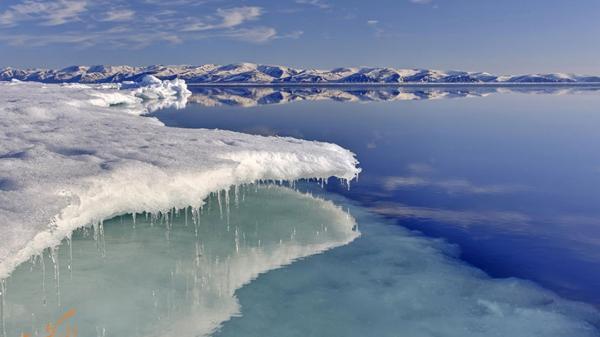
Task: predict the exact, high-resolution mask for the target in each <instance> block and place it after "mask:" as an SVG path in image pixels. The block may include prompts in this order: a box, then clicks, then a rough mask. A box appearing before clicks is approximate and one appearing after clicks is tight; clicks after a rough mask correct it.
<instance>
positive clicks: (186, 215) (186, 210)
mask: <svg viewBox="0 0 600 337" xmlns="http://www.w3.org/2000/svg"><path fill="white" fill-rule="evenodd" d="M184 213H185V216H184V218H185V220H184V221H185V227H187V226H188V207H186V208H185V209H184Z"/></svg>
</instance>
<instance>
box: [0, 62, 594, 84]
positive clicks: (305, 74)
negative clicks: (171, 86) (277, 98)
mask: <svg viewBox="0 0 600 337" xmlns="http://www.w3.org/2000/svg"><path fill="white" fill-rule="evenodd" d="M149 74H150V75H154V76H156V77H158V78H160V79H174V78H180V79H184V80H185V81H187V82H188V83H205V84H211V83H213V84H215V83H216V84H306V85H310V84H327V83H329V84H361V83H362V84H392V85H393V84H402V83H405V84H411V83H412V84H427V83H434V84H440V83H442V84H444V83H446V84H450V83H472V84H477V83H489V84H507V83H513V84H532V83H533V84H535V83H538V84H540V83H541V84H553V83H554V84H556V83H562V84H569V83H571V84H577V83H584V84H585V83H600V76H587V75H577V74H563V73H549V74H520V75H494V74H490V73H486V72H471V71H441V70H434V69H398V68H372V67H361V68H336V69H332V70H321V69H298V68H291V67H286V66H278V65H262V64H255V63H238V64H228V65H216V64H204V65H200V66H192V65H166V66H164V65H153V66H148V67H133V66H108V65H96V66H71V67H67V68H64V69H14V68H4V69H0V80H5V81H6V80H11V79H18V80H23V81H38V82H46V83H63V82H72V83H110V82H112V83H119V82H123V81H131V80H134V81H137V80H139V79H140V78H142V77H144V76H146V75H149Z"/></svg>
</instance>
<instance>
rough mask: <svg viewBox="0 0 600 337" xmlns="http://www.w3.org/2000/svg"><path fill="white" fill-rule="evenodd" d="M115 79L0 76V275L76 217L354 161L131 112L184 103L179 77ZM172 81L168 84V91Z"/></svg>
mask: <svg viewBox="0 0 600 337" xmlns="http://www.w3.org/2000/svg"><path fill="white" fill-rule="evenodd" d="M144 81H145V82H144V83H145V84H147V85H146V86H140V87H127V86H124V87H122V88H121V90H116V89H111V88H106V87H85V86H60V85H44V84H39V83H31V82H27V83H19V82H7V83H1V84H0V102H1V103H0V114H1V115H2V116H3V118H2V119H1V120H0V237H1V238H2V245H0V279H1V278H4V277H6V276H7V275H8V274H9V273H10V272H11V271H12V270H13V269H14V267H15V266H17V265H18V264H20V263H21V262H23V261H26V260H27V259H28V258H29V257H30V256H32V255H35V254H38V253H40V251H42V250H43V249H44V248H47V247H49V246H54V245H57V244H58V243H59V242H60V240H61V239H63V238H64V237H67V236H68V235H70V233H71V231H72V230H73V229H75V228H77V227H80V226H82V225H86V224H90V223H94V222H98V221H101V220H103V219H107V218H111V217H113V216H115V215H118V214H122V213H126V212H142V211H148V212H159V211H161V210H166V209H169V208H172V207H177V208H182V207H186V206H188V205H193V206H200V204H201V202H202V200H203V199H204V198H205V197H206V196H207V195H208V194H209V193H210V192H213V191H218V190H222V189H225V188H228V187H229V186H231V185H237V184H243V183H250V182H254V181H256V180H261V179H262V180H267V179H268V180H271V179H272V180H294V179H301V178H327V177H330V176H337V177H340V178H343V179H352V178H353V177H355V176H356V174H357V173H358V172H359V169H357V167H356V165H357V161H356V160H355V158H354V155H353V154H352V153H351V152H349V151H347V150H345V149H342V148H341V147H339V146H337V145H334V144H327V143H319V142H309V141H301V140H296V139H292V138H274V137H260V136H250V135H245V134H240V133H235V132H228V131H221V130H191V129H177V128H167V127H164V125H162V124H161V123H160V122H158V121H157V120H156V119H153V118H146V117H139V116H137V115H140V114H143V113H145V112H147V111H148V110H149V109H152V108H155V105H152V104H149V102H156V101H153V100H151V98H165V99H164V100H162V101H159V104H175V105H176V104H184V103H182V102H185V98H186V97H187V93H188V91H187V88H185V83H184V82H183V81H177V80H176V81H165V82H161V83H158V82H157V81H155V80H154V79H153V78H151V77H148V78H145V79H144ZM169 93H170V94H169Z"/></svg>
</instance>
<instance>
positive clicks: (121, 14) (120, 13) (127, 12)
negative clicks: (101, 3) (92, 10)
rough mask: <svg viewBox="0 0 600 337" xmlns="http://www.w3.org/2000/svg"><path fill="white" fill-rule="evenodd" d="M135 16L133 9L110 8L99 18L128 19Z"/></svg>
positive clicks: (102, 19)
mask: <svg viewBox="0 0 600 337" xmlns="http://www.w3.org/2000/svg"><path fill="white" fill-rule="evenodd" d="M134 17H135V11H133V10H131V9H127V8H125V9H111V10H109V11H107V12H106V13H105V15H104V16H103V17H102V18H101V19H100V21H104V22H116V21H129V20H131V19H133V18H134Z"/></svg>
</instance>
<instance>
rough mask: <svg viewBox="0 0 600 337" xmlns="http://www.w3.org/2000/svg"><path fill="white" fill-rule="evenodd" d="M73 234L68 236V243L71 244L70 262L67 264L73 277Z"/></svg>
mask: <svg viewBox="0 0 600 337" xmlns="http://www.w3.org/2000/svg"><path fill="white" fill-rule="evenodd" d="M71 235H72V234H69V236H67V245H68V246H69V263H68V264H67V269H68V270H69V278H70V279H73V270H72V266H73V239H72V237H71Z"/></svg>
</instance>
